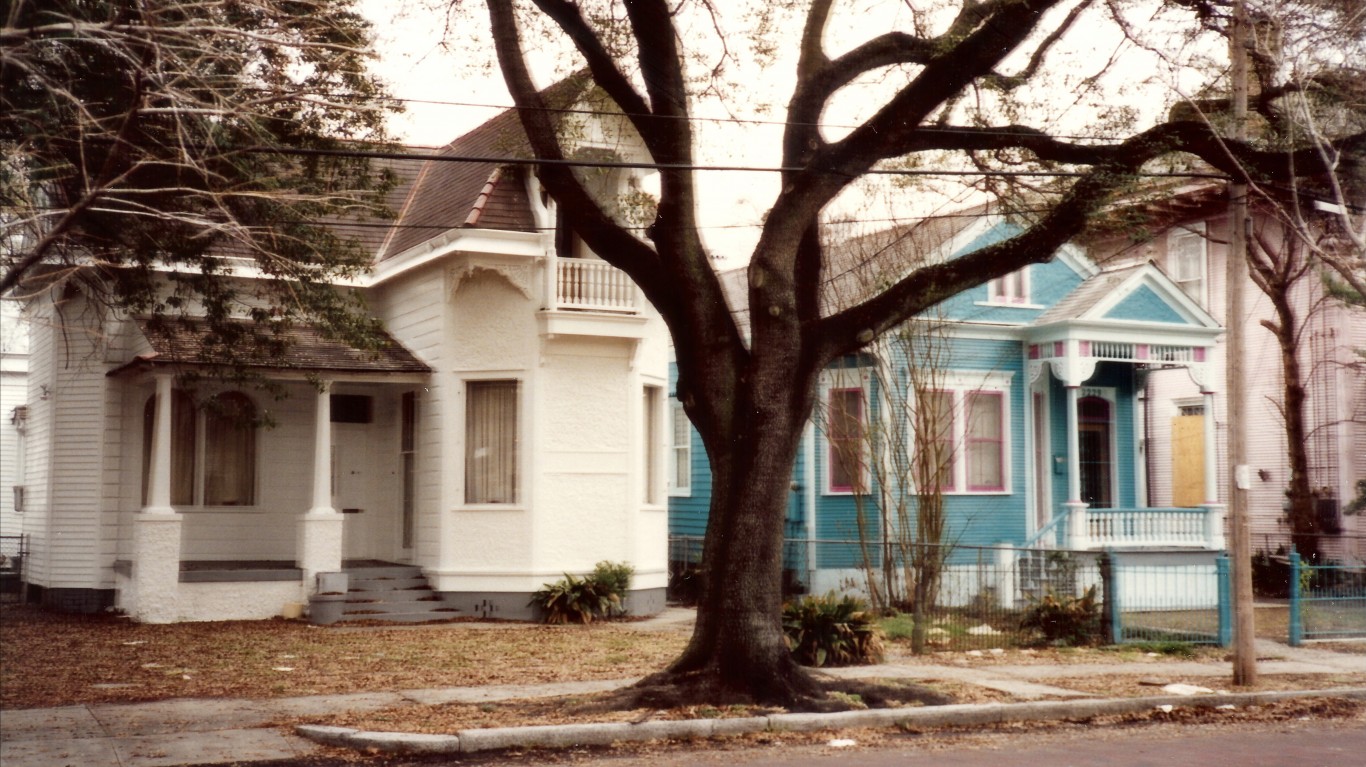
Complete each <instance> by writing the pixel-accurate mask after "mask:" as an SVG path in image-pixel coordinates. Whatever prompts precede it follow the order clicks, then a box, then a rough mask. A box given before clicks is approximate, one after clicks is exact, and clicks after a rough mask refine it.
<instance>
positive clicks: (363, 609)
mask: <svg viewBox="0 0 1366 767" xmlns="http://www.w3.org/2000/svg"><path fill="white" fill-rule="evenodd" d="M342 572H344V573H346V574H347V576H348V578H347V594H346V608H345V610H344V611H343V613H342V617H341V620H343V621H386V622H390V623H426V622H428V621H443V620H450V619H452V618H458V617H460V611H459V610H457V609H455V608H454V607H451V606H450V605H447V604H446V603H445V602H444V601H442V598H441V595H440V594H438V593H436V592H435V591H432V588H431V586H430V585H429V584H428V583H427V578H426V577H425V576H424V575H423V574H422V569H421V568H419V567H413V566H410V565H389V564H374V565H371V564H365V565H355V566H347V567H343V568H342Z"/></svg>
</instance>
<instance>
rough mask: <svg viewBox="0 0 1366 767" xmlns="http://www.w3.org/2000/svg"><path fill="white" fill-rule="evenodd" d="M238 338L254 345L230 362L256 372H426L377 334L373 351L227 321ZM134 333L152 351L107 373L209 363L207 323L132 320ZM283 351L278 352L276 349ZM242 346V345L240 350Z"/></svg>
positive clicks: (312, 333) (308, 332)
mask: <svg viewBox="0 0 1366 767" xmlns="http://www.w3.org/2000/svg"><path fill="white" fill-rule="evenodd" d="M230 324H231V325H233V326H234V329H235V330H240V331H241V332H242V333H243V337H244V338H246V339H252V340H254V341H255V343H254V344H253V343H250V342H247V343H240V342H239V343H237V344H235V345H234V352H235V353H236V354H237V359H236V360H234V364H241V365H243V366H244V367H247V368H250V369H256V370H274V371H284V370H289V371H300V372H313V373H321V372H333V373H337V372H343V373H385V374H393V373H417V374H427V373H430V372H431V368H430V367H428V366H427V364H426V363H424V362H423V361H422V360H420V359H418V358H417V357H416V356H415V355H414V354H413V353H412V352H410V351H408V350H407V349H406V348H404V346H403V345H402V344H400V343H399V342H398V341H396V340H394V338H393V337H392V336H390V335H388V334H387V333H384V332H382V331H380V332H379V340H380V343H379V344H378V346H377V347H376V348H375V349H361V348H357V347H355V346H352V345H351V344H348V343H346V342H345V341H341V340H338V339H334V338H328V337H326V336H324V335H323V334H322V333H321V332H320V331H319V330H318V329H317V328H314V327H311V326H299V327H294V328H290V329H288V330H284V331H282V332H281V333H280V334H279V335H278V336H275V335H273V334H271V332H270V331H257V330H256V326H255V324H254V323H252V322H250V321H246V320H243V321H235V322H232V323H230ZM137 327H138V330H139V331H141V333H142V335H143V336H144V337H145V338H146V339H147V343H148V344H149V345H150V346H151V348H152V351H151V352H150V353H147V354H140V355H138V356H137V357H136V358H134V359H133V360H132V361H130V362H128V363H126V364H124V365H121V366H119V367H118V368H115V369H114V370H112V371H110V372H109V375H111V376H112V375H117V374H119V373H122V372H125V371H128V370H132V369H143V368H148V367H162V366H172V365H174V366H185V365H191V366H211V365H213V364H214V360H213V355H214V352H213V347H214V346H215V345H216V342H215V339H213V338H211V337H210V333H211V331H210V329H209V327H208V324H207V323H205V322H204V321H202V320H179V319H176V320H161V321H154V320H151V319H139V320H137ZM281 345H283V346H284V348H285V349H286V352H285V354H283V355H282V354H280V353H279V350H280V346H281ZM244 346H246V347H248V348H246V349H245V350H244V348H243V347H244Z"/></svg>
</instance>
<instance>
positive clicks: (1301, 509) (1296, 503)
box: [1268, 285, 1320, 562]
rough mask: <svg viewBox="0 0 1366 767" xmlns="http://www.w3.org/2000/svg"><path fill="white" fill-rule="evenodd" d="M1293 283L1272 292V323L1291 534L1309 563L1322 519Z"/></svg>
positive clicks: (1315, 550) (1315, 557) (1314, 558)
mask: <svg viewBox="0 0 1366 767" xmlns="http://www.w3.org/2000/svg"><path fill="white" fill-rule="evenodd" d="M1289 293H1290V286H1288V285H1287V286H1282V289H1280V290H1275V291H1270V292H1268V296H1269V297H1270V298H1271V303H1272V306H1273V307H1274V308H1275V310H1276V316H1277V321H1276V322H1275V323H1274V325H1273V324H1271V323H1268V327H1270V329H1271V331H1272V332H1273V333H1274V334H1275V336H1276V342H1277V343H1278V344H1279V345H1280V351H1281V378H1282V383H1283V388H1284V391H1283V395H1282V396H1283V398H1284V405H1283V408H1282V416H1283V417H1284V418H1285V438H1286V449H1287V459H1288V460H1289V463H1290V478H1289V481H1288V482H1287V485H1286V491H1285V492H1286V496H1287V497H1288V499H1289V501H1290V536H1291V541H1292V543H1293V545H1294V546H1295V551H1297V552H1299V554H1300V556H1301V557H1303V558H1304V559H1305V561H1308V562H1317V561H1318V558H1319V543H1320V541H1319V533H1320V528H1319V518H1318V509H1316V508H1315V507H1314V494H1313V489H1312V488H1311V486H1310V483H1309V450H1308V446H1307V445H1306V444H1305V440H1306V433H1305V432H1306V430H1305V425H1304V408H1305V393H1304V379H1303V378H1302V377H1301V376H1302V374H1301V371H1300V360H1299V356H1298V355H1297V354H1296V346H1297V342H1296V339H1297V338H1298V336H1299V332H1298V323H1297V322H1296V318H1295V312H1294V310H1293V308H1292V307H1291V306H1290V296H1289Z"/></svg>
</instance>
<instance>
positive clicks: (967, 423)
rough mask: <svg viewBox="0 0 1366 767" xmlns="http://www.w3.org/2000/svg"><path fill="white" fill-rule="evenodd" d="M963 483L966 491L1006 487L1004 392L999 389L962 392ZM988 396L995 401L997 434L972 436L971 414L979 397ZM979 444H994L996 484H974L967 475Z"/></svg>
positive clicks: (976, 491) (996, 489) (989, 490)
mask: <svg viewBox="0 0 1366 767" xmlns="http://www.w3.org/2000/svg"><path fill="white" fill-rule="evenodd" d="M963 397H964V402H963V417H964V420H963V468H964V477H963V484H964V485H967V488H968V492H970V493H982V492H1000V491H1003V490H1005V489H1006V455H1005V442H1006V418H1005V415H1006V413H1005V392H999V391H982V390H978V391H970V392H964V394H963ZM987 397H990V398H992V399H994V400H995V401H996V405H995V407H996V423H997V425H998V426H999V430H998V431H997V436H996V437H995V438H994V439H993V438H983V437H977V436H974V435H973V434H972V433H971V425H972V415H973V412H974V409H975V406H976V405H977V403H978V402H979V401H980V399H981V398H987ZM981 444H994V445H996V459H997V460H996V465H997V466H999V467H1000V482H999V483H997V484H996V485H974V484H972V483H971V482H970V481H969V480H968V477H971V476H972V468H973V467H972V457H973V455H975V451H974V450H973V448H974V447H976V446H977V445H981Z"/></svg>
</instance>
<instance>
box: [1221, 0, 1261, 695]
mask: <svg viewBox="0 0 1366 767" xmlns="http://www.w3.org/2000/svg"><path fill="white" fill-rule="evenodd" d="M1229 57H1230V59H1231V62H1230V63H1231V64H1232V69H1231V70H1230V76H1231V78H1232V80H1233V137H1234V138H1235V139H1236V140H1238V141H1246V140H1247V11H1246V9H1245V8H1244V7H1243V0H1234V3H1233V28H1232V30H1231V34H1230V35H1229ZM1229 228H1230V230H1231V237H1230V242H1229V251H1228V258H1227V262H1228V263H1227V267H1228V268H1227V285H1226V286H1225V291H1226V305H1225V312H1224V326H1225V328H1226V334H1225V339H1226V341H1227V346H1226V348H1225V352H1226V355H1225V359H1224V363H1225V365H1226V375H1225V382H1224V385H1225V387H1226V388H1227V389H1228V414H1227V418H1228V460H1229V465H1230V467H1231V469H1232V470H1231V471H1230V472H1229V493H1228V509H1229V515H1228V518H1229V527H1230V530H1229V532H1230V533H1231V535H1230V536H1229V537H1230V541H1229V558H1230V559H1232V560H1233V589H1232V592H1233V684H1234V685H1237V686H1245V685H1252V684H1256V683H1257V651H1256V648H1255V646H1254V642H1253V640H1254V638H1255V633H1256V626H1255V621H1254V620H1253V615H1252V536H1251V533H1250V531H1249V530H1248V520H1247V496H1248V487H1249V486H1250V485H1251V481H1252V480H1251V477H1250V476H1249V470H1248V466H1247V420H1246V405H1247V396H1246V385H1245V383H1244V376H1243V356H1244V353H1245V352H1244V349H1245V343H1244V338H1243V336H1244V335H1245V331H1246V328H1245V327H1244V317H1243V287H1244V285H1245V284H1246V283H1247V278H1248V277H1247V239H1248V231H1247V228H1248V217H1247V183H1246V181H1245V179H1243V178H1235V179H1234V181H1233V183H1231V184H1229Z"/></svg>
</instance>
